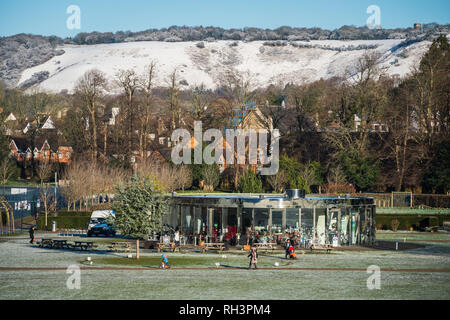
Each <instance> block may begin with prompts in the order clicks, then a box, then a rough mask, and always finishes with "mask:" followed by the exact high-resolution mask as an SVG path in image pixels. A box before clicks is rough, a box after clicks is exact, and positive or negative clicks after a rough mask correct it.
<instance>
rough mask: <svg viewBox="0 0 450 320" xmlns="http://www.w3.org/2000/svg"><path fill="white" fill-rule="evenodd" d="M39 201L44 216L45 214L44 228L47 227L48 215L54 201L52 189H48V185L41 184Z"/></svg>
mask: <svg viewBox="0 0 450 320" xmlns="http://www.w3.org/2000/svg"><path fill="white" fill-rule="evenodd" d="M39 199H40V200H41V204H42V205H43V206H44V214H45V227H47V225H48V219H47V218H48V214H49V212H50V209H51V207H52V204H53V203H54V201H55V196H54V192H53V189H52V188H51V187H50V184H49V183H43V182H41V185H40V188H39Z"/></svg>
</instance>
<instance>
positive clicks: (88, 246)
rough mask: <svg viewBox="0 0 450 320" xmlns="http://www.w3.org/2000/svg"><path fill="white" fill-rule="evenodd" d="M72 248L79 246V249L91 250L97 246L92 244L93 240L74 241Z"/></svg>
mask: <svg viewBox="0 0 450 320" xmlns="http://www.w3.org/2000/svg"><path fill="white" fill-rule="evenodd" d="M72 248H74V249H77V248H79V249H80V250H81V251H83V250H85V251H87V250H88V249H89V250H92V249H94V248H97V246H96V245H94V242H92V241H75V244H74V245H73V246H72Z"/></svg>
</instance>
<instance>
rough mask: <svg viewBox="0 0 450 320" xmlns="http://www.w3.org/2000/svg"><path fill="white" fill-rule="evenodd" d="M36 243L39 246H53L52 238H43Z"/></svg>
mask: <svg viewBox="0 0 450 320" xmlns="http://www.w3.org/2000/svg"><path fill="white" fill-rule="evenodd" d="M38 244H39V247H40V248H53V239H48V238H43V239H42V240H41V241H40V242H38Z"/></svg>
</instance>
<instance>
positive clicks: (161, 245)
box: [158, 242, 180, 252]
mask: <svg viewBox="0 0 450 320" xmlns="http://www.w3.org/2000/svg"><path fill="white" fill-rule="evenodd" d="M164 249H170V250H172V252H175V250H177V249H178V251H180V247H177V246H176V244H175V242H160V243H158V252H161V251H164Z"/></svg>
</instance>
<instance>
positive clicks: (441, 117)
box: [0, 36, 450, 204]
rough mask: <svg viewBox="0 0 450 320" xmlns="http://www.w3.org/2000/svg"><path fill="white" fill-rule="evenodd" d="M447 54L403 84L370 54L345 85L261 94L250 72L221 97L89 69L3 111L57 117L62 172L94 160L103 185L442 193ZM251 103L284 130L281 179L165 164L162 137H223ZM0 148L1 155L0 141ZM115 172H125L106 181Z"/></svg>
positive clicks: (222, 87)
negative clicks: (65, 150) (72, 82)
mask: <svg viewBox="0 0 450 320" xmlns="http://www.w3.org/2000/svg"><path fill="white" fill-rule="evenodd" d="M448 52H449V44H448V41H447V38H446V37H445V36H441V37H439V38H438V39H436V40H435V41H433V44H432V45H431V47H430V49H429V50H428V52H426V54H425V55H424V56H423V57H422V59H421V61H420V63H419V64H418V65H417V67H416V68H415V69H414V70H412V71H411V73H410V75H409V76H407V77H406V78H403V79H398V78H396V77H392V76H389V75H387V74H386V72H385V70H384V69H382V68H381V67H380V63H379V62H380V59H381V57H380V56H379V55H377V54H376V53H373V52H369V51H367V53H366V54H365V55H364V56H363V57H362V58H361V59H359V60H358V62H357V63H356V64H355V65H354V66H353V67H352V68H350V69H348V70H347V72H346V74H344V75H342V77H336V78H332V79H329V80H319V81H316V82H313V83H309V84H304V85H293V84H285V85H271V86H269V87H266V88H261V89H256V90H255V89H252V75H251V72H247V73H243V72H237V71H230V72H229V73H227V74H224V75H223V77H222V79H220V83H219V86H218V88H217V89H216V90H207V89H205V88H204V87H203V86H198V87H190V88H189V89H184V88H183V85H182V84H181V83H180V76H179V75H180V74H179V71H178V70H176V69H175V70H174V71H173V72H172V73H171V75H170V76H169V77H168V78H167V79H166V83H167V85H166V86H165V87H155V85H154V79H155V77H157V76H158V63H157V61H152V62H151V63H149V65H148V66H147V67H146V68H145V69H144V70H142V72H141V73H137V72H136V71H133V70H120V71H119V72H118V73H117V74H116V76H115V77H114V79H106V77H105V75H104V74H103V73H102V72H101V71H99V70H90V71H88V72H87V73H86V74H84V75H83V76H82V77H81V78H80V79H79V80H78V82H77V84H76V86H75V91H74V93H73V94H67V93H66V94H63V93H60V94H51V93H45V92H41V91H38V90H35V91H33V92H31V93H28V94H25V93H24V92H23V91H22V90H20V89H11V88H5V87H3V88H2V90H0V101H1V102H0V103H1V105H2V106H4V107H3V109H4V110H3V113H2V115H3V116H7V115H8V114H9V112H14V114H15V115H16V116H18V117H23V116H30V115H38V114H40V113H43V112H44V113H48V114H52V115H54V122H55V125H56V127H57V128H58V129H59V130H60V131H61V133H62V134H63V135H64V137H65V139H66V140H67V142H68V144H69V145H70V146H72V147H73V149H74V163H75V164H77V165H71V166H70V167H69V168H68V169H67V172H66V177H67V176H70V173H69V171H70V170H75V171H77V170H78V171H79V172H81V171H89V170H91V169H89V170H88V169H86V168H84V167H83V166H86V164H85V163H84V161H85V160H86V159H89V163H90V165H92V166H94V168H96V169H95V170H97V171H98V172H99V173H98V176H99V177H100V176H102V175H105V174H106V175H109V176H111V175H113V176H116V177H117V179H119V180H121V179H122V178H121V177H123V176H127V175H130V174H136V173H139V174H143V175H144V176H147V177H148V176H151V177H152V179H154V181H156V182H158V183H160V184H161V188H162V190H165V191H175V190H181V189H189V188H197V189H200V188H202V189H205V190H214V189H221V190H229V191H239V192H261V191H269V192H272V191H274V192H282V191H283V190H285V189H286V188H303V189H306V190H307V191H311V192H319V191H320V192H333V191H334V192H337V191H338V189H336V186H337V187H339V188H341V189H342V190H345V191H348V190H350V191H352V190H354V191H393V190H396V191H402V190H413V191H415V192H432V193H446V192H448V191H449V180H450V174H449V171H448V170H449V168H450V163H449V159H450V157H449V156H448V155H449V153H450V152H449V148H450V139H449V131H448V130H449V115H450V111H449V79H448V77H449V54H448ZM182 88H183V90H182ZM113 92H114V94H113ZM251 101H254V102H255V103H256V105H258V106H259V107H260V109H261V110H262V112H263V113H264V114H265V115H266V116H267V117H269V118H270V119H271V125H272V126H273V127H274V128H278V129H279V130H280V132H281V141H280V148H281V150H280V151H281V155H282V156H281V158H280V171H279V172H278V174H277V175H275V176H269V177H260V176H258V175H257V174H256V173H255V172H253V171H251V170H248V169H249V168H246V167H244V168H239V167H237V166H235V167H234V168H228V169H227V170H225V171H224V172H222V173H221V172H220V171H219V170H218V168H217V167H216V166H215V165H212V166H211V165H209V166H208V165H189V166H175V165H173V164H171V162H170V158H169V157H167V153H168V152H167V151H168V150H170V147H171V144H170V141H168V139H167V138H168V137H170V135H171V132H172V131H173V130H174V129H176V128H186V129H188V130H191V131H192V130H193V123H194V121H202V124H203V130H207V129H208V128H220V129H221V128H224V127H227V126H229V125H230V119H232V118H233V110H234V109H236V108H238V109H241V110H242V111H245V109H246V106H247V104H248V102H251ZM113 110H116V111H117V112H116V113H114V112H112V111H113ZM61 114H62V116H61V117H58V116H57V115H61ZM111 119H114V123H113V124H111V123H110V120H111ZM2 122H3V121H2ZM268 128H269V124H268ZM160 138H161V139H162V142H161V141H160ZM1 139H3V142H2V141H0V142H1V143H3V144H4V145H5V143H7V141H6V140H5V137H4V136H3V135H2V138H1ZM3 150H4V149H3ZM169 154H170V152H169ZM2 157H3V158H5V156H4V155H2ZM102 168H106V169H102ZM111 168H114V170H116V169H117V170H119V171H121V172H123V174H122V173H120V174H119V173H118V172H115V171H114V172H113V171H111V172H110V173H105V172H109V171H108V170H112V169H111ZM36 170H37V169H36V168H34V169H33V172H34V173H36ZM102 170H106V171H104V172H103V171H102ZM35 175H36V174H35ZM72 175H73V177H75V176H79V177H81V176H82V175H81V173H78V174H75V173H72ZM36 176H37V175H36ZM93 176H95V175H94V174H91V175H89V176H86V177H85V178H83V179H88V178H89V177H93ZM73 179H75V178H73ZM94 180H96V179H94ZM100 180H101V179H100V178H99V180H98V181H99V183H100ZM83 181H86V180H83ZM116 182H117V181H114V183H113V182H111V181H110V182H108V184H115V183H116ZM92 183H93V184H95V182H92ZM82 186H83V183H82V182H81V183H80V186H79V187H75V186H73V188H75V189H77V188H78V189H81V190H82V191H83V192H84V191H86V192H87V193H91V194H94V193H99V192H100V190H102V188H100V189H98V190H97V191H95V192H94V191H89V192H88V191H87V190H83V187H82ZM339 190H340V189H339ZM104 192H106V190H104ZM73 193H74V194H76V193H77V192H75V191H74V192H73ZM81 193H82V192H81ZM81 193H78V195H76V196H73V197H72V198H73V199H74V201H71V203H72V204H73V203H75V202H76V201H78V203H79V201H80V200H81V199H84V198H86V195H83V194H81Z"/></svg>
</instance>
